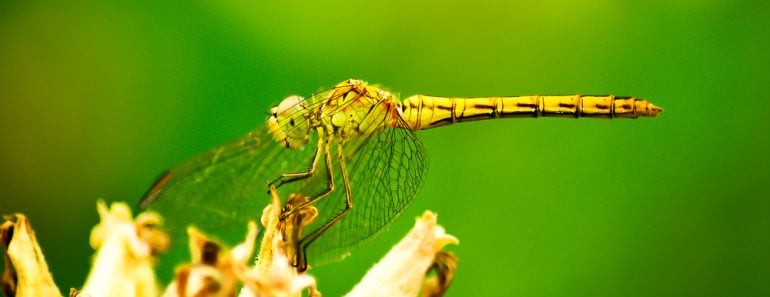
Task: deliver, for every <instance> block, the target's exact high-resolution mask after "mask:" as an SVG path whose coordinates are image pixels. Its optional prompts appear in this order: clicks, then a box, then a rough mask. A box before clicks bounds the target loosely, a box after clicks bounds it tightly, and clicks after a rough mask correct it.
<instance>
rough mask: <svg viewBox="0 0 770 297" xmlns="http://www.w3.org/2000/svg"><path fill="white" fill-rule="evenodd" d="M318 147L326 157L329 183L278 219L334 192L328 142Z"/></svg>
mask: <svg viewBox="0 0 770 297" xmlns="http://www.w3.org/2000/svg"><path fill="white" fill-rule="evenodd" d="M319 148H322V149H323V151H324V153H323V154H324V157H325V159H326V177H327V179H328V180H329V185H328V186H327V187H326V190H324V191H323V192H322V193H321V194H318V195H316V196H315V197H311V198H309V199H308V201H307V202H305V203H302V204H300V205H299V206H297V207H294V208H292V209H290V210H289V211H287V212H284V213H282V214H281V217H280V219H281V220H283V219H285V218H286V217H288V216H290V215H292V214H293V213H294V212H295V211H297V210H298V209H302V208H303V207H305V206H307V205H310V204H312V203H313V202H315V201H317V200H319V199H322V198H324V197H326V196H329V194H331V193H332V192H334V170H332V169H333V168H334V167H333V165H332V157H331V154H329V143H326V144H324V145H323V146H319Z"/></svg>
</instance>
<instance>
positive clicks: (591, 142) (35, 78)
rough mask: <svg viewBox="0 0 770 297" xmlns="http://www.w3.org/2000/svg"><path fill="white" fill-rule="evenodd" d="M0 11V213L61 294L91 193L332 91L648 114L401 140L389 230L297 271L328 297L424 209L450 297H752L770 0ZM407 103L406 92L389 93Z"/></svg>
mask: <svg viewBox="0 0 770 297" xmlns="http://www.w3.org/2000/svg"><path fill="white" fill-rule="evenodd" d="M158 2H163V1H125V2H122V1H116V2H104V3H88V4H85V3H77V2H67V3H66V4H56V3H37V2H36V1H14V0H11V1H8V0H6V1H2V2H0V123H1V125H0V129H2V130H1V131H0V139H2V140H1V141H2V142H1V143H2V146H0V164H1V165H2V170H1V171H0V213H3V214H8V213H12V212H23V213H26V214H27V215H29V217H30V218H31V220H32V223H33V226H34V227H35V229H36V230H37V235H38V238H39V240H40V242H41V243H42V245H43V248H44V252H45V255H46V258H47V260H48V262H49V264H50V266H51V269H52V270H53V272H54V277H55V279H56V281H57V283H58V284H59V286H60V288H62V289H65V290H66V289H67V288H69V287H80V286H81V285H82V283H83V281H84V279H85V276H86V272H87V270H88V267H89V261H90V260H89V259H90V258H89V257H90V255H91V253H92V250H91V248H90V247H89V245H88V236H89V232H90V228H91V226H93V225H94V224H95V223H96V222H97V215H96V211H95V201H96V199H97V198H100V197H103V198H105V199H106V200H108V201H128V202H129V203H131V204H132V205H133V204H134V203H135V202H136V201H137V200H138V198H139V197H140V196H141V194H142V193H143V192H144V191H145V190H146V189H147V188H148V187H149V186H150V184H151V183H152V182H153V180H154V179H155V178H156V177H157V176H158V174H159V173H160V172H162V171H163V170H164V169H166V168H168V167H170V166H172V165H174V164H176V163H178V162H180V161H182V160H184V159H186V158H187V157H189V156H191V155H193V154H195V153H196V152H199V151H202V150H205V149H207V148H210V147H213V146H215V145H217V144H220V143H222V142H225V141H227V140H229V139H231V138H234V137H236V136H238V135H240V134H243V133H245V132H247V131H248V130H250V129H251V128H253V127H255V126H257V125H262V124H263V123H264V120H265V118H266V115H265V112H266V110H267V108H269V107H270V106H271V105H273V104H274V103H276V102H278V101H279V100H280V99H282V98H284V97H285V96H287V95H290V94H309V93H312V92H314V91H316V90H319V89H320V88H323V87H329V86H332V85H334V84H336V83H337V82H339V81H342V80H344V79H347V78H351V77H353V78H361V79H364V80H368V81H369V82H372V83H379V84H381V85H383V86H385V87H387V88H389V89H390V90H392V91H394V92H397V93H400V94H402V95H405V96H406V95H411V94H415V93H424V94H433V95H447V96H483V95H525V94H573V93H583V94H597V93H598V94H606V93H611V94H617V95H634V96H638V97H643V98H648V99H651V100H652V101H653V102H655V103H656V104H658V105H660V106H662V107H664V108H665V109H666V111H665V112H664V113H663V114H662V115H661V116H660V117H659V118H656V119H639V120H612V121H606V120H591V119H586V120H568V119H520V120H500V121H486V122H475V123H468V124H462V125H457V126H450V127H445V128H441V129H435V130H429V131H424V132H421V133H420V134H419V136H420V138H421V139H422V140H423V141H424V143H425V146H426V147H427V149H428V154H429V156H430V161H431V164H430V172H429V175H428V176H427V179H426V181H425V184H424V187H423V189H422V190H421V192H420V193H419V196H418V197H417V199H416V200H415V202H414V204H413V205H412V206H411V207H410V208H409V209H408V211H407V212H406V213H405V214H404V215H403V216H402V217H401V218H400V219H399V220H398V221H397V222H396V223H395V224H394V225H393V227H392V228H391V231H389V232H387V233H385V234H384V235H383V236H381V237H380V238H378V239H377V240H375V241H374V242H372V243H371V244H370V245H368V246H367V247H366V248H365V249H363V250H360V251H358V252H357V253H355V254H354V255H353V256H352V257H350V258H349V260H347V261H344V262H340V263H337V264H332V265H327V266H323V267H319V268H318V269H315V270H314V271H313V273H314V274H315V275H316V276H317V277H318V279H319V282H320V289H321V291H322V292H324V293H325V294H326V296H337V295H340V294H342V293H344V292H346V291H347V290H349V289H350V288H351V287H352V285H353V284H354V283H355V282H356V281H357V280H358V279H359V278H360V277H361V276H362V275H363V273H364V272H365V271H366V269H367V268H368V267H369V266H370V265H371V264H372V263H374V262H375V261H376V260H377V259H378V258H379V257H380V255H382V254H383V253H384V252H385V251H386V250H387V249H388V248H389V247H390V246H391V245H392V244H394V243H395V242H396V241H397V240H398V239H399V238H400V237H401V236H402V235H403V234H404V233H405V232H406V230H407V229H408V228H409V227H410V226H411V225H412V223H413V221H414V220H413V218H414V217H416V216H417V215H419V214H420V213H422V212H423V211H424V210H425V209H431V210H433V211H435V212H437V213H438V214H439V222H440V223H441V224H443V225H444V226H445V227H446V229H447V230H448V232H449V233H451V234H454V235H455V236H457V237H458V238H459V239H460V240H461V244H460V245H459V246H456V247H453V248H452V250H453V251H454V252H455V253H456V255H457V256H458V257H459V258H460V261H461V262H460V265H459V270H458V272H457V276H456V281H455V283H454V284H453V286H452V288H451V289H450V292H449V293H450V294H449V295H451V296H473V295H481V294H483V295H490V296H503V295H508V296H682V295H687V296H768V295H770V201H769V200H768V199H769V198H770V190H768V183H769V182H770V169H769V167H768V166H770V157H769V156H768V154H770V120H769V119H767V112H768V111H770V103H769V102H770V101H769V100H770V98H768V94H769V93H768V85H770V79H769V78H770V71H769V69H770V68H769V67H770V30H769V28H770V2H768V1H730V0H704V1H696V0H690V1H664V0H656V1H638V2H637V1H609V0H604V1H556V0H551V1H514V2H512V3H506V2H490V1H473V2H470V1H469V2H467V3H449V2H445V1H432V2H425V3H413V2H412V1H388V2H387V3H362V2H357V1H354V2H348V1H326V3H304V2H301V1H264V2H270V3H269V4H268V3H255V2H257V1H227V2H225V1H222V2H219V1H210V3H205V2H196V3H183V4H182V3H174V4H168V3H158ZM405 96H404V97H405Z"/></svg>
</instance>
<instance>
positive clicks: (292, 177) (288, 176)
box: [268, 138, 324, 189]
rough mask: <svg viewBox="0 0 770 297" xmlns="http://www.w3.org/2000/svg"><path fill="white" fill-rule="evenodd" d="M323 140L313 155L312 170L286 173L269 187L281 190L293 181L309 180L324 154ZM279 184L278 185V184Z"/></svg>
mask: <svg viewBox="0 0 770 297" xmlns="http://www.w3.org/2000/svg"><path fill="white" fill-rule="evenodd" d="M323 143H324V141H323V139H322V138H319V139H318V148H317V149H316V150H315V155H313V161H312V162H310V168H308V170H307V171H305V172H292V173H284V174H281V176H280V177H278V178H276V179H275V180H273V181H272V182H270V183H269V184H268V187H270V186H273V185H275V188H276V189H277V188H280V187H281V186H282V185H284V184H288V183H290V182H293V181H298V180H301V179H304V178H308V177H310V176H312V175H313V173H315V169H316V165H317V164H318V159H320V158H321V153H322V152H323ZM276 183H277V184H276Z"/></svg>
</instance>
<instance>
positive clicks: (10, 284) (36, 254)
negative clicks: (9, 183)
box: [0, 214, 61, 296]
mask: <svg viewBox="0 0 770 297" xmlns="http://www.w3.org/2000/svg"><path fill="white" fill-rule="evenodd" d="M1 229H2V236H0V237H2V243H3V245H4V248H5V250H6V253H5V256H4V259H5V271H4V272H3V280H2V282H3V292H4V293H5V294H6V296H61V292H59V288H58V287H56V284H55V283H54V282H53V277H52V276H51V273H50V272H49V271H48V264H46V262H45V258H44V257H43V252H42V250H41V249H40V245H39V244H38V242H37V238H36V237H35V232H34V231H33V230H32V227H31V226H30V224H29V220H28V219H27V217H26V216H24V215H22V214H16V215H13V216H11V217H10V218H7V221H6V222H5V223H3V225H2V227H1Z"/></svg>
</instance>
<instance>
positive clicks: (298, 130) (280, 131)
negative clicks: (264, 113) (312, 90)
mask: <svg viewBox="0 0 770 297" xmlns="http://www.w3.org/2000/svg"><path fill="white" fill-rule="evenodd" d="M270 113H271V116H270V119H268V120H267V125H268V127H269V128H270V133H272V134H273V138H275V140H277V141H278V142H280V143H281V144H283V145H284V146H285V147H287V148H291V149H300V148H302V147H303V146H305V145H306V144H307V142H308V140H309V139H310V137H309V136H310V128H311V127H310V126H311V125H310V121H309V119H308V117H309V114H308V110H307V107H306V106H305V98H302V97H300V96H289V97H287V98H286V99H283V101H281V103H279V104H278V106H276V107H273V108H272V109H271V110H270Z"/></svg>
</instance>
